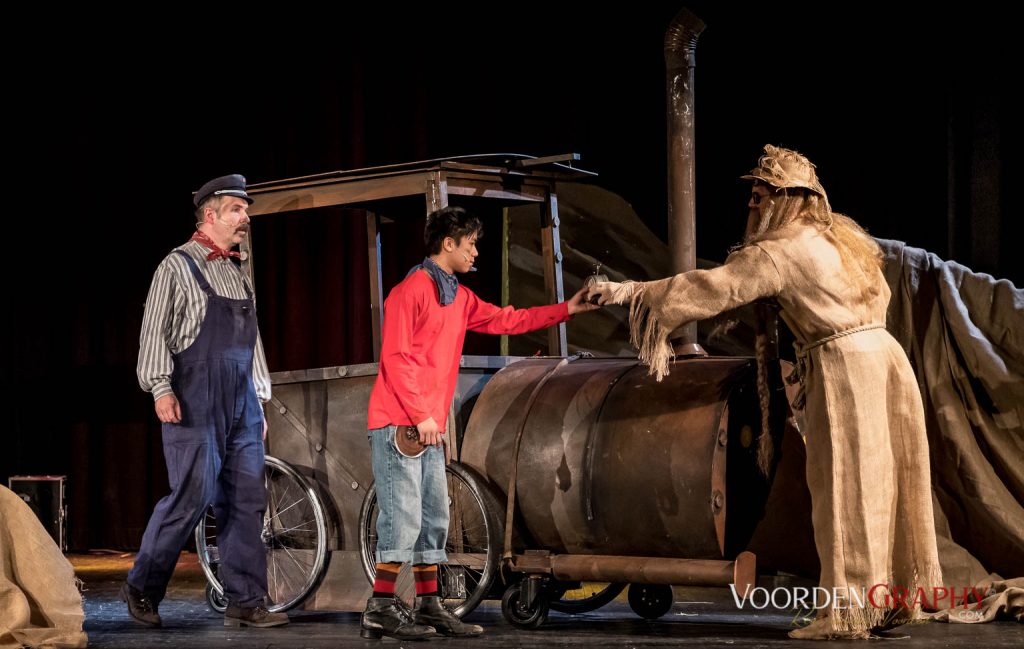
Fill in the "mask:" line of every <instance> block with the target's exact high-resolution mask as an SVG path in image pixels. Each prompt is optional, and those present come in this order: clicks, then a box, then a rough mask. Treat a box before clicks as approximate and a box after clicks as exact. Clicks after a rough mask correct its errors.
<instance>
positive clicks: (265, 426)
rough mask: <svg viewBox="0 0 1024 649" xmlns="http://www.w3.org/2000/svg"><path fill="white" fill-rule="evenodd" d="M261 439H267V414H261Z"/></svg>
mask: <svg viewBox="0 0 1024 649" xmlns="http://www.w3.org/2000/svg"><path fill="white" fill-rule="evenodd" d="M263 441H264V442H265V441H267V416H266V415H263Z"/></svg>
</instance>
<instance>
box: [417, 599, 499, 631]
mask: <svg viewBox="0 0 1024 649" xmlns="http://www.w3.org/2000/svg"><path fill="white" fill-rule="evenodd" d="M416 623H417V624H429V625H430V626H432V627H434V628H435V629H437V632H438V633H441V634H444V635H450V636H458V637H463V638H472V637H475V636H478V635H480V634H481V633H483V632H484V628H483V627H482V626H479V625H477V624H466V623H465V622H463V621H462V620H460V619H459V618H458V617H456V616H455V614H454V613H452V612H451V611H449V610H448V609H446V608H445V607H444V605H443V604H442V603H441V598H440V597H438V596H436V595H433V596H429V595H428V596H427V597H417V598H416Z"/></svg>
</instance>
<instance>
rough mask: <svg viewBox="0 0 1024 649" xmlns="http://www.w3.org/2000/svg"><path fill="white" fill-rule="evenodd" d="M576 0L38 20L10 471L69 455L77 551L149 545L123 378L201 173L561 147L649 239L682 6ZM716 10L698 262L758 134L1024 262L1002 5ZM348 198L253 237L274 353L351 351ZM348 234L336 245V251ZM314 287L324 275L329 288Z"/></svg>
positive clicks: (356, 307)
mask: <svg viewBox="0 0 1024 649" xmlns="http://www.w3.org/2000/svg"><path fill="white" fill-rule="evenodd" d="M587 4H588V3H565V4H563V3H551V2H549V3H527V4H516V5H495V4H486V5H485V4H478V5H473V6H474V7H477V8H474V9H470V10H467V11H465V12H464V13H459V14H455V13H454V10H452V9H450V8H449V7H448V6H445V5H436V6H432V7H429V8H419V9H415V10H403V9H388V10H387V11H385V10H375V9H360V10H354V9H343V10H340V14H332V15H331V16H329V17H328V16H325V15H321V14H315V13H305V14H301V13H300V12H299V11H298V9H297V8H296V9H295V10H293V11H289V12H287V13H285V12H284V10H283V9H281V7H279V6H276V5H275V7H277V8H278V10H279V11H281V12H282V13H281V14H280V15H274V16H253V15H213V14H204V15H201V16H164V17H160V16H157V17H149V18H146V19H145V20H142V19H135V18H134V17H132V16H124V15H118V16H117V17H116V20H115V17H113V16H103V15H99V14H97V13H95V12H94V13H91V14H89V15H87V16H84V15H83V16H67V15H65V16H63V17H61V18H60V19H59V20H58V19H57V17H50V19H49V20H47V21H41V22H40V23H39V24H43V25H45V27H38V28H33V29H38V30H39V32H38V33H36V34H31V37H32V38H30V39H29V42H31V45H30V46H26V47H25V48H24V49H23V50H21V51H20V52H18V53H12V54H11V56H10V57H9V58H8V63H9V65H10V67H11V68H12V70H11V74H10V75H9V78H8V80H7V81H8V84H9V85H8V88H7V92H6V93H5V94H6V95H7V100H6V101H7V104H8V106H7V108H8V110H9V111H11V112H9V113H8V114H9V115H10V116H9V117H8V119H7V121H8V124H7V127H8V129H7V135H8V138H7V140H8V141H10V142H12V143H13V145H14V146H13V147H11V148H9V149H8V153H9V157H8V165H7V166H8V170H9V171H8V174H9V177H11V178H13V179H14V182H13V183H12V184H11V185H9V186H8V187H7V191H6V194H7V196H8V210H9V211H8V213H7V214H6V217H7V224H6V234H7V241H6V243H7V245H6V246H5V247H6V249H7V252H6V253H5V255H4V265H5V270H6V273H5V277H6V288H7V290H6V293H7V300H6V304H7V308H6V309H5V311H6V316H5V317H4V318H3V321H4V322H3V339H4V341H5V343H6V344H5V345H4V347H3V350H2V351H0V361H2V368H0V381H2V383H0V387H2V392H0V395H2V396H0V398H2V399H3V400H4V402H5V403H7V404H8V406H7V408H5V414H6V416H5V418H4V426H3V433H2V435H3V437H2V439H3V443H2V447H0V448H2V450H0V479H2V480H3V481H4V483H5V484H6V479H7V476H9V475H14V474H37V473H61V474H67V475H69V476H70V497H69V503H70V515H71V521H70V538H71V544H72V546H73V547H77V548H86V547H110V546H118V547H131V546H133V545H135V544H137V543H138V540H139V538H140V537H141V531H142V529H143V526H144V524H145V521H146V518H147V516H148V513H149V511H150V510H151V508H152V506H153V504H154V503H155V501H156V500H157V499H158V498H159V497H160V496H161V495H163V493H165V492H166V489H167V483H166V473H165V469H164V466H163V460H162V455H161V449H160V437H159V427H158V424H157V422H156V419H155V417H154V415H153V413H152V401H151V399H150V397H149V395H148V394H145V393H143V392H141V391H140V390H139V388H138V385H137V383H136V379H135V361H136V354H137V350H138V334H139V325H140V322H141V318H142V308H143V302H144V300H145V295H146V291H147V288H148V284H149V280H150V277H151V273H152V271H153V269H154V268H155V267H156V265H157V263H159V261H160V259H161V258H162V257H163V256H164V255H165V254H166V253H167V251H168V250H169V249H170V248H172V247H173V246H175V245H177V244H179V243H181V242H183V241H184V240H185V239H186V238H187V237H188V236H189V234H190V231H191V227H192V225H191V223H192V221H191V218H192V217H191V192H192V191H194V190H195V189H196V188H198V187H199V185H201V184H202V183H203V182H204V181H206V180H208V179H209V178H211V177H213V176H216V175H221V174H225V173H232V172H240V173H243V174H245V175H246V176H247V177H248V178H249V179H250V181H252V182H258V181H264V180H272V179H279V178H285V177H292V176H298V175H304V174H310V173H316V172H322V171H328V170H334V169H349V168H358V167H363V166H370V165H378V164H388V163H393V162H402V161H409V160H417V159H424V158H433V157H441V156H448V155H458V154H466V153H485V152H495V151H512V152H523V153H531V154H534V155H547V154H554V153H564V152H570V151H574V152H578V153H581V154H582V156H583V162H582V163H581V166H583V167H585V168H589V169H593V170H595V171H597V172H599V173H600V178H599V179H598V181H597V182H598V183H599V184H601V185H602V186H603V187H605V188H607V189H610V190H612V191H615V192H617V193H619V194H621V195H622V196H624V197H625V198H626V200H628V201H629V202H631V203H632V204H633V206H634V207H635V208H636V210H637V212H638V213H639V214H640V215H641V217H642V218H643V219H644V220H645V221H646V222H647V223H648V224H649V225H650V227H651V229H652V230H653V231H654V232H655V233H657V234H658V235H660V236H662V237H664V234H665V230H666V226H665V223H664V215H665V174H666V163H665V141H664V138H665V116H664V105H665V104H664V102H665V99H664V70H663V68H664V66H663V59H662V41H663V35H664V30H665V27H666V26H667V24H668V22H669V20H670V19H671V17H672V16H673V15H674V13H675V8H672V9H664V8H657V7H646V6H642V4H635V5H620V6H619V8H617V9H605V10H598V11H594V10H592V9H590V8H589V7H588V6H587ZM723 5H724V3H691V5H690V6H691V7H692V8H693V9H694V10H695V11H696V12H697V13H698V15H700V16H701V17H702V18H703V19H704V20H705V21H706V22H707V24H708V28H707V30H706V31H705V32H704V34H703V36H701V38H700V43H699V46H698V51H697V80H696V95H697V99H696V124H697V206H698V254H699V256H701V257H703V258H706V259H712V260H721V259H723V258H724V256H725V252H726V250H727V248H728V246H730V245H731V244H733V243H734V242H735V241H736V239H737V237H738V234H739V232H740V230H741V229H742V223H743V220H744V218H745V213H746V210H745V203H746V197H747V194H748V188H747V186H746V183H744V182H742V181H739V180H738V179H737V176H739V175H740V174H742V173H745V172H746V171H747V170H748V169H749V168H750V167H751V166H752V165H753V164H754V162H755V161H756V159H757V157H758V155H759V153H760V150H761V147H762V145H763V144H765V143H766V142H770V143H774V144H780V145H783V146H788V147H792V148H796V149H798V150H800V151H802V152H803V153H805V154H807V155H808V157H810V158H811V160H813V161H814V162H815V163H816V164H817V165H818V168H819V172H820V177H821V179H822V181H823V183H824V185H825V187H826V188H827V189H828V191H829V194H830V198H831V201H832V204H833V206H834V207H835V208H836V209H838V210H840V211H843V212H846V213H848V214H850V215H852V216H853V217H854V218H856V219H857V220H858V221H859V222H861V223H862V224H863V225H865V226H866V227H867V228H868V230H869V231H871V232H872V233H873V234H875V235H877V236H882V237H888V238H897V239H902V240H905V241H907V242H908V243H910V244H911V245H915V246H920V247H923V248H927V249H929V250H932V251H934V252H936V253H938V254H939V255H941V256H943V257H946V258H953V259H956V260H958V261H961V262H962V263H965V264H967V265H968V266H971V267H972V268H975V269H976V270H980V271H985V272H989V273H993V274H995V275H998V276H1003V277H1009V278H1011V279H1014V280H1015V281H1016V282H1017V283H1018V285H1019V284H1020V282H1021V278H1022V274H1021V261H1020V257H1021V255H1020V253H1019V252H1018V246H1019V243H1018V242H1019V241H1020V240H1021V237H1020V234H1021V226H1020V225H1019V221H1020V220H1019V218H1014V219H1011V218H1010V207H1011V203H1010V187H1012V185H1013V184H1015V183H1016V182H1019V180H1018V179H1019V178H1020V175H1019V174H1017V173H1016V171H1018V167H1019V165H1016V158H1017V157H1018V156H1016V155H1015V156H1011V155H1010V152H1011V151H1013V152H1014V153H1016V152H1017V151H1019V144H1020V137H1019V125H1018V123H1017V120H1015V119H1014V116H1015V113H1011V110H1012V106H1011V104H1010V102H1009V89H1010V85H1011V78H1012V77H1011V74H1010V73H1011V72H1013V75H1014V77H1013V78H1015V77H1016V76H1018V73H1017V68H1018V67H1019V66H1018V62H1019V56H1018V55H1017V54H1016V51H1015V49H1014V48H1012V47H1011V45H1012V43H1013V41H1011V40H1010V36H1011V34H1010V25H1011V24H1012V23H1011V21H1010V20H1009V18H1008V16H1006V15H1000V14H998V13H994V12H988V11H986V10H983V9H977V8H974V9H971V10H967V11H964V10H961V11H960V13H958V14H957V15H936V14H929V15H927V16H922V15H917V14H909V13H908V14H892V13H887V12H876V11H869V10H867V9H865V8H863V7H864V5H861V4H857V5H852V4H846V5H842V6H841V7H838V8H830V9H829V12H830V13H831V14H833V15H835V16H836V17H834V18H823V17H821V16H819V15H816V14H808V13H803V12H799V11H796V10H792V9H779V8H778V6H777V5H773V6H771V7H768V8H763V9H752V10H751V9H739V8H737V7H735V6H723ZM854 7H856V8H854ZM96 11H99V10H96ZM115 24H116V25H126V26H124V27H117V28H115V27H113V26H112V25H115ZM12 29H14V26H12ZM1014 36H1015V35H1014ZM1011 52H1012V56H1011ZM1011 147H1012V148H1011ZM360 221H361V219H359V218H352V219H340V220H339V219H334V218H330V215H329V214H328V215H325V216H324V217H323V218H322V219H321V220H320V221H318V222H316V223H314V224H313V225H312V226H306V225H286V226H281V227H284V228H287V235H288V236H280V237H275V238H273V241H272V242H271V243H263V244H260V245H263V246H264V247H265V248H266V249H267V250H268V251H269V252H268V253H267V254H271V255H274V256H276V258H277V259H278V260H280V261H281V263H279V264H276V265H275V267H277V268H287V269H288V272H287V274H283V275H275V276H273V277H267V278H266V279H265V280H264V281H263V283H262V284H259V285H258V286H257V295H258V298H259V299H260V300H261V303H260V306H261V314H263V315H261V319H262V321H261V327H262V328H263V335H264V339H265V341H266V342H267V347H268V358H269V359H270V364H271V370H284V369H294V368H299V367H311V366H324V365H336V364H344V363H351V362H361V361H365V360H368V359H369V333H368V332H369V329H368V322H366V318H365V307H364V306H363V305H364V304H365V288H364V287H363V285H362V282H363V281H365V280H364V278H365V272H366V271H365V268H366V260H365V255H366V251H365V243H364V242H365V234H364V225H363V224H362V223H360ZM307 228H308V229H307ZM390 236H393V237H394V240H395V241H396V242H399V243H400V245H401V246H402V250H404V251H405V252H403V255H404V257H403V258H402V259H400V260H399V261H396V262H393V264H392V265H393V267H389V269H388V271H387V272H388V276H387V282H386V283H388V284H389V285H390V284H391V283H393V282H394V281H396V280H397V278H398V277H400V275H401V273H402V271H403V269H402V268H400V266H401V264H403V263H405V261H406V258H407V257H410V256H411V257H415V256H416V254H417V251H416V246H417V243H416V241H415V237H411V238H410V237H409V236H407V235H405V234H403V233H393V234H392V235H390ZM263 241H265V242H266V241H267V239H266V238H265V239H264V240H263ZM337 241H351V242H352V245H351V247H350V248H346V252H345V253H344V254H343V255H340V256H338V255H329V254H327V251H328V250H329V249H335V250H336V249H337V248H334V247H333V244H334V243H336V242H337ZM328 244H331V245H328ZM410 251H411V252H410ZM332 282H333V284H332ZM331 286H341V287H342V289H343V290H342V291H341V292H342V295H340V296H338V297H337V298H336V299H333V300H331V301H329V302H325V301H323V300H322V299H320V298H322V291H323V289H324V288H325V287H327V288H329V287H331ZM268 313H274V314H276V315H275V316H274V320H273V322H268V321H267V317H266V314H268ZM303 313H315V314H316V318H315V319H314V320H315V321H316V322H318V323H320V324H319V325H317V326H316V327H314V329H315V330H311V331H305V330H303V327H307V328H308V327H309V326H310V325H309V322H310V319H309V318H308V317H300V315H299V314H303ZM293 315H294V318H293ZM293 320H294V322H293ZM289 323H292V324H289Z"/></svg>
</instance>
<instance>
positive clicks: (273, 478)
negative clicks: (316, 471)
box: [196, 455, 327, 612]
mask: <svg viewBox="0 0 1024 649" xmlns="http://www.w3.org/2000/svg"><path fill="white" fill-rule="evenodd" d="M265 467H266V468H265V471H266V487H267V511H266V513H265V514H264V517H263V533H262V538H263V544H264V546H265V548H266V552H267V590H268V595H269V598H268V599H269V600H270V601H269V602H268V605H267V609H268V610H270V611H271V612H277V611H287V610H288V609H290V608H293V607H294V606H296V605H297V604H299V603H300V602H302V600H303V599H305V597H306V596H307V595H308V594H309V593H310V592H311V591H312V590H313V589H314V588H315V587H316V585H317V583H318V582H319V581H320V578H321V576H323V572H324V563H325V559H326V557H327V522H326V518H325V515H324V507H323V503H321V502H320V497H319V496H318V495H317V493H316V491H315V490H314V489H313V488H312V487H311V486H310V485H309V483H308V482H307V481H306V479H305V478H303V477H302V475H301V474H299V473H298V472H297V471H296V470H295V469H294V468H293V467H292V466H291V465H290V464H288V463H287V462H284V461H283V460H279V459H277V458H275V457H271V456H269V455H268V456H267V457H266V464H265ZM196 549H197V551H198V553H199V563H200V565H202V567H203V572H204V573H206V579H207V581H208V582H209V583H208V586H207V590H206V601H207V602H208V603H209V604H210V607H211V608H212V609H214V610H215V611H218V612H222V611H224V610H225V608H226V607H227V600H226V598H225V597H224V584H223V583H222V582H221V579H220V577H219V571H220V554H219V552H218V549H217V521H216V518H215V517H214V514H213V508H212V507H211V508H210V509H208V510H207V512H206V514H205V515H204V516H203V518H201V519H200V520H199V524H198V525H197V526H196Z"/></svg>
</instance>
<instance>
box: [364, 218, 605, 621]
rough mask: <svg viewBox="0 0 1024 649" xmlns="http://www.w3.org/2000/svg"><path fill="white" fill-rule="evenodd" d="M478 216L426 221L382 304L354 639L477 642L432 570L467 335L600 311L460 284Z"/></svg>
mask: <svg viewBox="0 0 1024 649" xmlns="http://www.w3.org/2000/svg"><path fill="white" fill-rule="evenodd" d="M482 233H483V227H482V224H481V223H480V220H479V219H478V218H476V217H475V216H472V215H470V214H468V213H467V212H466V211H465V210H463V209H462V208H459V207H446V208H443V209H440V210H437V211H436V212H434V213H432V214H431V215H430V216H428V217H427V227H426V229H425V231H424V236H423V238H424V242H425V243H426V245H427V252H428V256H427V257H426V258H425V259H424V260H423V263H422V264H421V265H420V266H417V267H416V268H414V269H413V270H412V272H410V273H409V275H408V276H407V277H406V278H405V279H404V280H403V281H402V282H401V283H400V284H398V286H396V287H395V288H393V289H392V290H391V293H390V294H389V295H388V298H387V300H385V302H384V323H383V339H382V343H381V354H380V370H379V372H378V374H377V382H376V383H375V384H374V386H373V392H372V393H371V394H370V405H369V416H368V421H367V428H369V438H370V447H371V450H372V461H373V475H374V479H375V485H376V490H377V503H378V505H379V507H380V514H379V515H378V518H377V556H376V561H377V577H376V581H375V582H374V584H373V596H372V597H371V598H370V599H369V600H368V601H367V603H366V610H365V611H364V612H363V616H362V620H361V627H362V630H361V632H360V635H362V637H364V638H380V637H381V636H384V635H386V636H390V637H394V638H400V639H405V640H414V639H423V638H427V637H430V636H434V635H436V634H437V633H441V634H444V635H448V636H464V637H465V636H476V635H480V634H481V633H482V632H483V629H482V628H481V627H479V626H477V625H475V624H465V623H463V622H462V621H461V620H459V619H458V618H457V617H456V616H454V615H453V614H452V613H450V612H449V611H448V610H447V609H445V608H444V606H442V605H441V598H440V591H439V589H438V584H437V564H439V563H442V562H444V561H447V559H448V558H447V555H446V554H445V551H444V546H445V542H446V540H447V536H448V486H447V482H446V480H445V474H444V463H445V462H444V451H443V449H442V448H441V443H442V439H443V435H444V433H445V430H444V425H445V422H446V420H447V413H448V408H449V405H450V404H451V402H452V397H453V396H454V394H455V384H456V381H457V380H458V375H459V360H460V359H461V357H462V343H463V341H464V340H465V337H466V331H467V330H472V331H479V332H483V333H491V334H519V333H526V332H528V331H534V330H536V329H543V328H545V327H550V326H552V325H556V324H558V323H560V322H564V321H566V320H568V319H569V318H570V317H571V316H572V315H574V314H576V313H580V312H583V311H592V310H594V309H597V308H598V307H597V306H595V305H592V304H588V303H587V302H586V301H585V300H584V299H583V296H584V293H585V292H586V289H581V290H580V291H579V292H577V293H576V295H574V296H573V297H572V298H571V299H569V300H567V301H565V302H561V303H559V304H552V305H548V306H538V307H533V308H530V309H515V308H513V307H511V306H508V307H504V308H502V307H498V306H495V305H493V304H490V303H488V302H484V301H483V300H481V299H480V298H478V297H477V296H476V295H475V294H474V293H473V292H472V291H470V290H469V289H468V288H466V287H464V286H459V282H458V279H457V278H456V277H455V273H465V272H468V271H469V270H471V269H472V267H473V261H474V260H475V259H476V256H477V254H478V253H477V249H476V241H477V239H478V238H479V237H480V236H481V234H482ZM397 426H415V427H416V429H417V430H418V431H419V438H420V442H421V443H423V444H424V445H425V447H426V451H425V452H424V453H423V454H422V455H420V456H419V457H415V458H410V457H406V456H405V455H403V454H401V453H399V452H398V450H397V449H396V448H395V442H394V438H395V429H396V427H397ZM405 562H409V563H412V564H413V572H414V574H415V578H416V595H417V597H416V611H415V617H414V619H412V620H410V619H409V618H407V617H406V615H405V612H404V611H403V608H402V606H403V605H402V604H401V603H400V602H399V601H398V600H397V599H396V598H395V577H396V576H397V575H398V571H399V568H400V567H401V565H402V563H405Z"/></svg>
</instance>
